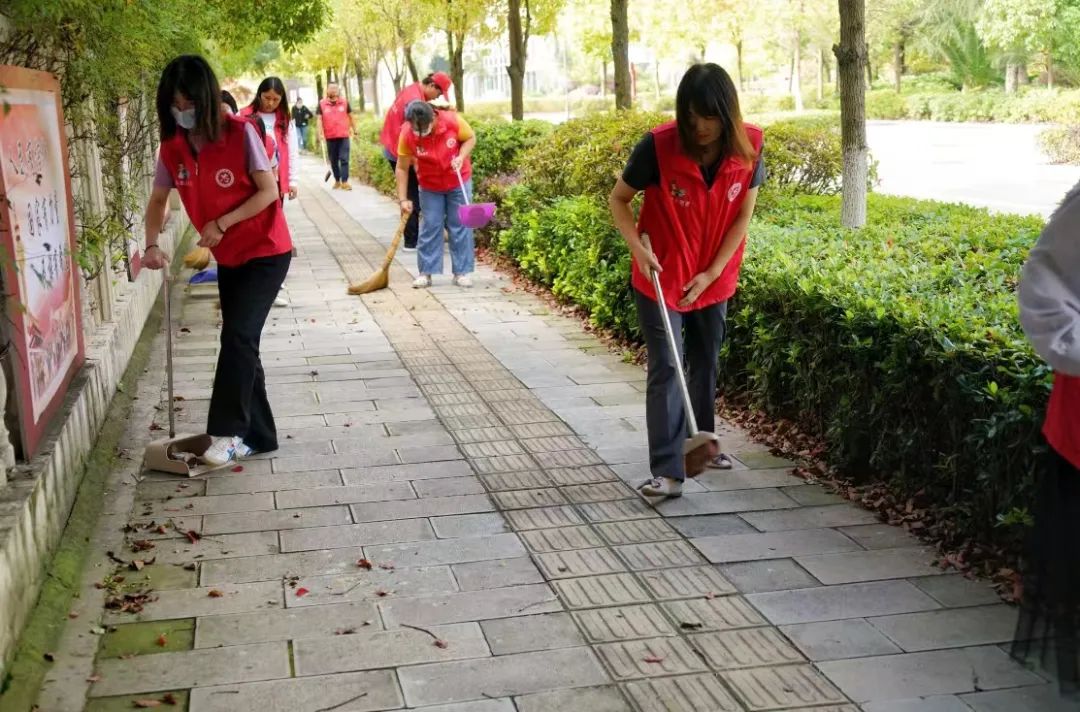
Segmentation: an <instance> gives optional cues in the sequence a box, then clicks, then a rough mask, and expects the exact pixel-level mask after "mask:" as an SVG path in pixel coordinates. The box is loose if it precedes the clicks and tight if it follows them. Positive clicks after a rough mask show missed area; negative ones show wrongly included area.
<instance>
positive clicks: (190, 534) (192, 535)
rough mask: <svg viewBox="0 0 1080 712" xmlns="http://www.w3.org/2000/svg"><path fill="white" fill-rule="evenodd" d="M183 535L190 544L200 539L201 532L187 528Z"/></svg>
mask: <svg viewBox="0 0 1080 712" xmlns="http://www.w3.org/2000/svg"><path fill="white" fill-rule="evenodd" d="M184 536H186V537H187V538H188V541H190V542H191V543H192V544H195V543H196V542H198V541H199V539H202V534H200V533H199V532H197V531H195V530H194V529H188V530H187V531H186V532H184Z"/></svg>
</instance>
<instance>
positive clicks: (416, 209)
mask: <svg viewBox="0 0 1080 712" xmlns="http://www.w3.org/2000/svg"><path fill="white" fill-rule="evenodd" d="M387 160H388V161H390V170H392V171H396V170H397V161H395V160H392V159H389V158H388V159H387ZM409 200H411V201H412V204H413V211H412V213H410V214H409V220H408V222H406V223H405V236H404V240H405V247H408V248H409V249H410V250H411V249H414V248H415V247H416V239H417V237H418V236H419V235H420V181H419V180H418V179H417V177H416V166H409Z"/></svg>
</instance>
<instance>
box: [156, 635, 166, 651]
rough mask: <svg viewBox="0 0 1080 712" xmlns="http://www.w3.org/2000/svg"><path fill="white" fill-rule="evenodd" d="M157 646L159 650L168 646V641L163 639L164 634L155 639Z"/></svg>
mask: <svg viewBox="0 0 1080 712" xmlns="http://www.w3.org/2000/svg"><path fill="white" fill-rule="evenodd" d="M157 644H158V647H159V648H164V647H165V646H166V645H168V644H169V639H168V638H166V637H165V634H164V633H162V634H161V635H159V636H158V637H157Z"/></svg>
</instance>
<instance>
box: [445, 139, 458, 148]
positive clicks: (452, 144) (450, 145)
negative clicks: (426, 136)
mask: <svg viewBox="0 0 1080 712" xmlns="http://www.w3.org/2000/svg"><path fill="white" fill-rule="evenodd" d="M455 146H457V139H456V138H453V137H450V138H448V139H446V147H447V148H454V147H455Z"/></svg>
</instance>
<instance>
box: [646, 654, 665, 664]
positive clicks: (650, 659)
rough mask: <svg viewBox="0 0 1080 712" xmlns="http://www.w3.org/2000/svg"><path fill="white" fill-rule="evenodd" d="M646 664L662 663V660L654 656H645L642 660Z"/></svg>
mask: <svg viewBox="0 0 1080 712" xmlns="http://www.w3.org/2000/svg"><path fill="white" fill-rule="evenodd" d="M642 660H644V661H645V662H647V663H662V662H664V659H663V658H661V657H659V656H656V655H646V656H645V657H643V658H642Z"/></svg>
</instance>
